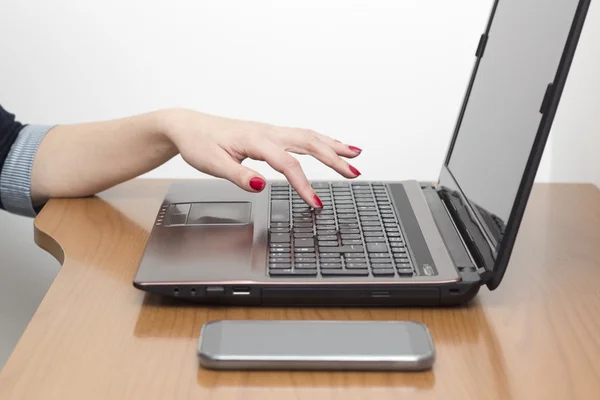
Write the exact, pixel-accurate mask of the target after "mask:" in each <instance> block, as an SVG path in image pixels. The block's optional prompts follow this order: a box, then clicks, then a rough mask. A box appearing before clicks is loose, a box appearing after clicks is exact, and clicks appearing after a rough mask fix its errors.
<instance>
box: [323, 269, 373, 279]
mask: <svg viewBox="0 0 600 400" xmlns="http://www.w3.org/2000/svg"><path fill="white" fill-rule="evenodd" d="M321 275H322V276H324V277H341V276H344V277H351V276H369V271H368V270H366V269H326V270H323V271H321Z"/></svg>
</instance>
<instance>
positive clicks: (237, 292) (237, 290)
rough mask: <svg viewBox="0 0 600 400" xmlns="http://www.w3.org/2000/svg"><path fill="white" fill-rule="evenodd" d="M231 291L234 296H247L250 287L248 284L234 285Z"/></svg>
mask: <svg viewBox="0 0 600 400" xmlns="http://www.w3.org/2000/svg"><path fill="white" fill-rule="evenodd" d="M232 292H233V295H234V296H247V295H249V294H250V288H249V287H248V286H234V287H233V289H232Z"/></svg>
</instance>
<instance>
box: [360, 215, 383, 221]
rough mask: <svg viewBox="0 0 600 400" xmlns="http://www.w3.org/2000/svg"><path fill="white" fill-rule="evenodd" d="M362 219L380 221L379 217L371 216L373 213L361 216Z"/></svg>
mask: <svg viewBox="0 0 600 400" xmlns="http://www.w3.org/2000/svg"><path fill="white" fill-rule="evenodd" d="M360 220H361V221H379V217H375V216H371V215H365V216H362V215H361V216H360Z"/></svg>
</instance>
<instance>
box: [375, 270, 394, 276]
mask: <svg viewBox="0 0 600 400" xmlns="http://www.w3.org/2000/svg"><path fill="white" fill-rule="evenodd" d="M372 272H373V276H376V277H380V276H385V277H388V276H389V277H391V276H394V275H396V274H395V273H394V269H393V268H373V270H372Z"/></svg>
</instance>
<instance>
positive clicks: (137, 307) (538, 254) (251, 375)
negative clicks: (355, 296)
mask: <svg viewBox="0 0 600 400" xmlns="http://www.w3.org/2000/svg"><path fill="white" fill-rule="evenodd" d="M167 185H168V182H167V181H150V180H135V181H132V182H129V183H126V184H124V185H121V186H118V187H116V188H114V189H111V190H109V191H107V192H104V193H102V194H100V195H99V196H98V197H93V198H86V199H74V200H62V199H61V200H52V201H50V203H49V204H48V205H47V206H46V207H45V208H44V210H43V211H42V213H41V214H40V215H39V217H38V218H37V219H36V221H35V227H36V237H35V240H36V242H37V243H38V245H40V246H41V247H43V248H44V249H46V250H47V251H49V252H50V253H51V254H53V255H54V256H55V257H56V258H57V259H58V260H59V261H60V262H61V263H62V264H63V266H62V268H61V271H60V273H59V275H58V277H57V278H56V280H55V282H54V283H53V285H52V287H51V288H50V290H49V292H48V294H47V295H46V297H45V299H44V301H43V302H42V304H41V305H40V307H39V309H38V311H37V313H36V314H35V316H34V318H33V320H32V321H31V323H30V324H29V326H28V328H27V330H26V331H25V333H24V335H23V337H22V338H21V340H20V342H19V344H18V345H17V347H16V349H15V351H14V353H13V354H12V356H11V358H10V359H9V361H8V363H7V364H6V366H5V368H4V369H3V370H2V372H1V373H0V399H7V400H8V399H10V400H15V399H271V398H272V399H288V398H289V399H311V400H317V399H367V398H368V399H377V400H384V399H401V398H402V399H408V398H410V399H454V398H457V399H598V398H600V289H599V288H600V191H598V189H596V188H595V187H594V186H592V185H557V184H552V185H550V184H544V185H536V187H535V189H534V191H533V194H532V198H531V202H530V203H529V206H528V209H527V214H526V217H525V219H524V222H523V226H522V230H521V232H520V234H519V237H518V241H517V245H516V247H515V250H514V253H513V258H512V261H511V263H510V266H509V269H508V272H507V274H506V276H505V279H504V281H503V283H502V285H501V286H500V287H499V289H497V290H496V291H494V292H490V291H488V290H487V289H486V288H484V289H482V291H481V292H480V294H479V295H478V297H477V298H476V300H475V301H474V302H473V303H472V304H471V305H470V306H466V307H459V308H447V309H426V308H423V309H420V308H404V309H402V308H398V309H376V308H364V309H360V308H359V309H357V308H354V309H341V308H323V309H312V308H309V309H300V308H269V309H267V308H264V309H262V308H219V307H200V306H197V305H182V304H178V303H175V302H173V301H166V300H164V299H160V298H158V297H156V296H153V295H148V294H145V293H143V292H141V291H138V290H137V289H135V288H133V286H132V283H131V282H132V278H133V276H134V274H135V271H136V268H137V265H138V262H139V260H140V257H141V255H142V252H143V249H144V246H145V243H146V240H147V237H148V233H149V230H150V228H151V226H152V221H153V219H154V216H155V213H156V210H157V209H158V206H159V204H160V202H161V201H162V197H163V195H164V194H165V192H166V188H167ZM22 295H23V296H27V288H26V287H24V288H22ZM220 318H235V319H246V318H248V319H251V318H255V319H277V320H280V319H298V318H307V319H349V320H359V319H373V320H389V319H392V320H404V319H410V320H417V321H422V322H424V323H426V324H427V325H428V326H429V328H430V330H431V332H432V334H433V337H434V341H435V344H436V348H437V361H436V363H435V366H434V369H433V370H432V371H429V372H419V373H373V372H370V373H359V372H334V373H330V372H214V371H207V370H203V369H201V368H200V367H199V366H198V361H197V357H196V344H197V339H198V334H199V331H200V327H201V326H202V324H204V323H205V322H206V321H209V320H214V319H220Z"/></svg>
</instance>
